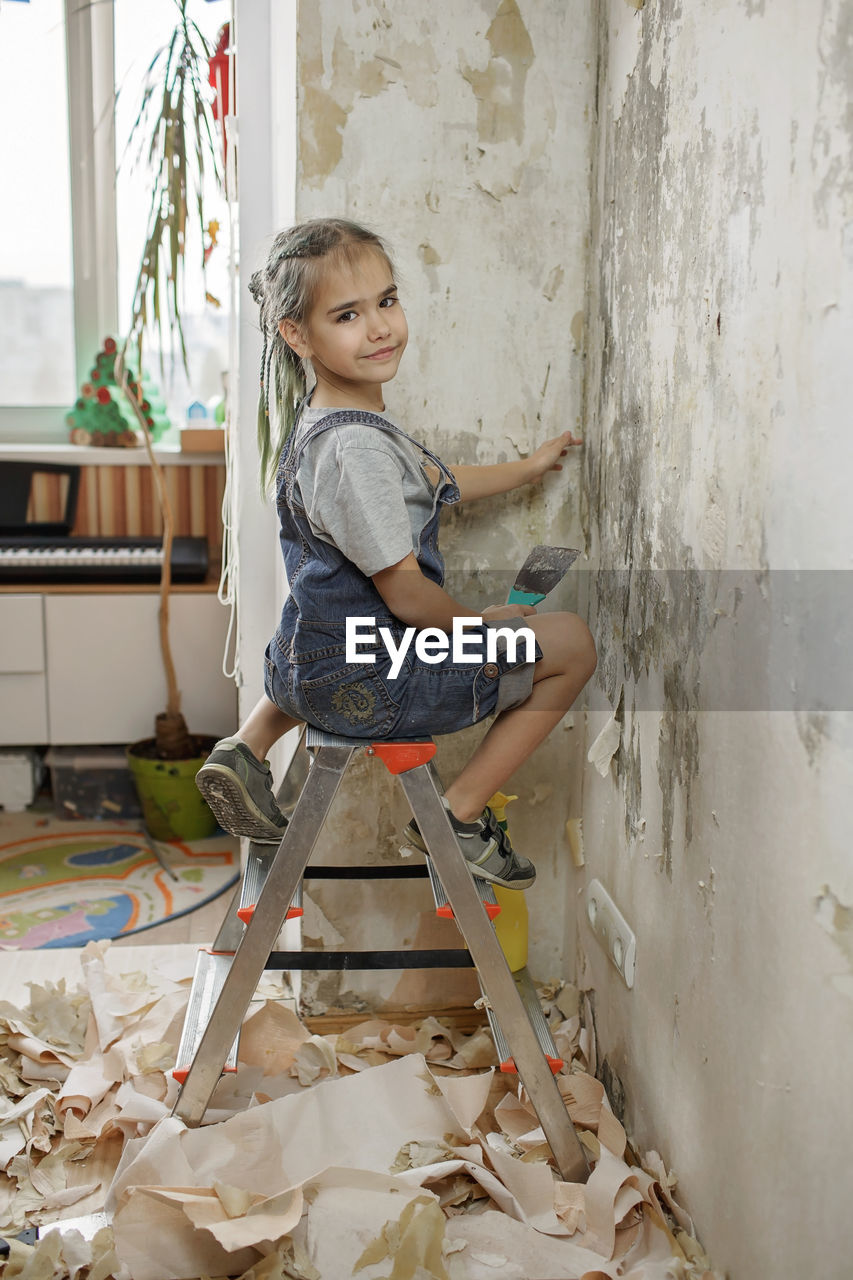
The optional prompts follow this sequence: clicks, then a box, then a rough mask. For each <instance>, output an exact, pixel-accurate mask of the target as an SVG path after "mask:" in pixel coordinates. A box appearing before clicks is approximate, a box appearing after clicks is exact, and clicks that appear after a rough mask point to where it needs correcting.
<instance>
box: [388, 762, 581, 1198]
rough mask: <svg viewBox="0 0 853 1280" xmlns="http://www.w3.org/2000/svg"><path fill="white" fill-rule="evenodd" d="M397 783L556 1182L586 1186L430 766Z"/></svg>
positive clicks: (576, 1148) (569, 1129)
mask: <svg viewBox="0 0 853 1280" xmlns="http://www.w3.org/2000/svg"><path fill="white" fill-rule="evenodd" d="M399 777H400V782H401V783H402V786H403V790H404V791H405V793H406V796H407V798H408V800H409V804H410V805H411V807H412V813H413V814H414V816H415V819H416V821H417V824H418V826H419V828H420V831H421V834H422V835H423V837H424V839H425V841H426V844H427V847H428V848H429V851H430V855H431V857H432V859H433V861H434V863H435V867H436V870H437V871H438V874H439V877H440V879H441V882H442V884H443V885H444V891H445V893H446V894H447V897H448V899H449V901H450V904H451V906H452V907H453V914H454V916H455V918H456V923H457V925H458V926H459V929H460V931H461V933H462V936H463V937H464V939H465V942H466V945H467V947H468V950H469V951H470V953H471V957H472V959H473V961H474V964H475V965H476V967H477V971H478V974H479V978H480V982H481V985H482V987H483V989H484V991H485V993H486V997H487V999H488V1001H489V1003H490V1005H491V1006H492V1009H493V1011H494V1013H495V1014H496V1016H497V1018H498V1020H499V1022H500V1024H501V1027H502V1028H503V1032H504V1034H505V1036H506V1039H507V1043H508V1044H509V1046H510V1048H511V1050H512V1055H513V1057H514V1059H515V1064H516V1068H517V1070H518V1074H519V1076H520V1077H521V1080H522V1081H523V1083H524V1087H525V1088H526V1090H527V1093H528V1096H529V1097H530V1101H531V1102H532V1104H533V1106H534V1108H535V1110H536V1114H537V1116H538V1117H539V1122H540V1124H541V1125H542V1130H543V1132H544V1134H545V1137H546V1138H547V1140H548V1144H549V1145H550V1147H551V1150H552V1152H553V1153H554V1158H555V1160H556V1162H557V1167H558V1169H559V1171H560V1176H561V1177H562V1178H563V1179H564V1180H565V1181H566V1182H586V1180H587V1178H588V1177H589V1165H588V1163H587V1159H586V1155H585V1153H584V1149H583V1146H582V1145H581V1142H580V1139H579V1138H578V1136H577V1134H576V1133H575V1129H574V1125H573V1124H572V1122H571V1119H570V1118H569V1114H568V1112H567V1110H566V1104H565V1103H564V1102H563V1099H562V1096H561V1094H560V1090H559V1089H558V1087H557V1083H556V1081H555V1079H554V1076H553V1074H552V1072H551V1068H550V1066H549V1065H548V1062H547V1059H546V1058H545V1055H544V1053H543V1052H542V1049H541V1046H540V1044H539V1041H538V1040H537V1038H536V1033H535V1031H534V1030H533V1027H532V1026H531V1023H530V1020H529V1018H528V1016H527V1011H526V1010H525V1008H524V1004H523V1001H522V999H521V996H520V994H519V991H518V988H517V987H516V985H515V981H514V979H513V976H512V973H511V972H510V969H509V966H508V964H507V962H506V958H505V956H504V953H503V951H502V950H501V946H500V943H499V942H498V939H497V936H496V934H495V932H494V929H493V928H492V925H491V923H490V921H489V919H488V917H487V915H486V913H485V911H484V909H483V904H482V902H481V901H480V898H479V895H478V893H477V889H476V887H475V885H474V882H473V879H472V877H471V874H470V872H469V871H468V869H467V867H466V865H465V860H464V858H463V856H462V854H461V852H460V850H459V846H458V844H457V843H456V836H455V835H454V833H453V828H452V827H451V825H450V821H449V819H448V817H447V811H446V809H445V808H444V805H443V804H442V802H441V794H440V791H439V788H438V786H437V784H436V780H435V777H434V775H433V772H432V769H431V767H430V766H429V765H428V764H425V765H419V766H418V767H417V768H414V769H410V770H408V771H407V772H405V773H401V774H400V775H399Z"/></svg>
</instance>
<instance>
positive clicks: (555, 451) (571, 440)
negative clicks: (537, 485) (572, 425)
mask: <svg viewBox="0 0 853 1280" xmlns="http://www.w3.org/2000/svg"><path fill="white" fill-rule="evenodd" d="M578 444H583V440H582V439H581V438H580V437H579V436H573V435H572V433H571V431H564V432H563V434H562V435H561V436H555V437H554V439H553V440H546V441H545V443H544V444H540V446H539V448H538V449H537V450H536V451H535V452H534V453H531V455H530V457H529V458H528V459H527V463H528V466H529V467H530V472H531V475H530V478H531V480H538V479H539V478H540V477H541V476H544V474H545V472H546V471H562V469H563V467H562V464H561V462H560V458H564V457H565V456H566V454H567V453H568V451H569V449H570V448H571V446H572V445H578Z"/></svg>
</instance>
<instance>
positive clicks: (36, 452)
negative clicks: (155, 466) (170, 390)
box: [0, 442, 225, 467]
mask: <svg viewBox="0 0 853 1280" xmlns="http://www.w3.org/2000/svg"><path fill="white" fill-rule="evenodd" d="M154 457H155V458H156V459H157V461H158V462H160V463H164V464H168V465H170V466H185V467H191V466H199V465H201V466H210V465H211V464H214V465H215V464H217V463H219V464H222V463H224V462H225V455H224V454H223V453H182V452H181V446H180V445H179V444H158V445H155V446H154ZM24 461H26V462H30V461H32V462H66V463H68V462H71V463H78V464H79V465H80V466H81V467H90V466H113V467H147V466H148V453H147V451H146V449H145V447H144V446H143V445H139V446H137V447H136V448H129V449H106V448H97V447H96V446H94V445H88V444H4V443H2V442H0V462H24Z"/></svg>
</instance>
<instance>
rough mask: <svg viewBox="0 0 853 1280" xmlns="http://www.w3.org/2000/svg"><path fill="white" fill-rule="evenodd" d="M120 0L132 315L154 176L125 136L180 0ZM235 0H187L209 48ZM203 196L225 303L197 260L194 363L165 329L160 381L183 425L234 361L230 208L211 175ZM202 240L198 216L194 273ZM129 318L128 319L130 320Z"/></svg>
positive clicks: (187, 322) (123, 248)
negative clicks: (214, 225) (213, 223)
mask: <svg viewBox="0 0 853 1280" xmlns="http://www.w3.org/2000/svg"><path fill="white" fill-rule="evenodd" d="M114 7H115V83H116V89H117V90H118V101H117V103H116V139H117V143H116V150H117V156H118V178H117V227H118V300H119V316H120V317H121V318H125V317H128V318H129V316H130V311H131V305H132V301H133V291H134V287H135V285H136V273H137V270H138V267H139V255H140V252H141V250H142V246H143V244H144V243H145V231H146V220H147V215H148V208H149V204H150V198H151V197H150V191H151V184H150V181H149V179H148V176H147V174H146V172H145V171H144V170H141V169H140V168H139V166H138V164H137V163H136V159H137V156H138V154H139V138H135V139H134V142H133V145H132V148H131V149H130V151H128V150H127V147H126V143H127V139H128V137H129V136H130V132H131V128H132V126H133V122H134V120H135V119H136V117H137V114H138V112H139V106H140V100H141V96H142V85H143V83H144V80H145V74H146V71H147V68H148V66H149V64H150V62H151V59H152V58H153V56H154V54H155V52H156V51H157V49H159V48H160V47H161V46H162V45H164V44H165V43H166V42H167V40H168V37H169V35H170V34H171V31H172V29H173V27H174V23H175V0H146V3H145V4H144V5H140V4H139V0H114ZM229 9H230V5H229V4H228V3H227V2H224V3H223V2H222V0H219V2H217V0H214V2H211V0H189V3H188V4H187V13H188V15H189V17H190V18H191V19H192V20H193V21H194V22H195V23H196V24H197V25H198V27H199V29H200V30H201V31H202V33H203V34H204V36H205V38H206V39H207V42H208V44H209V45H210V46H211V48H215V46H216V39H217V35H218V33H219V30H220V28H221V27H222V25H223V23H225V22H227V21H228V20H229V16H230V14H229ZM205 204H206V207H207V209H208V210H209V216H211V217H214V218H216V220H217V221H218V222H219V224H220V237H219V243H218V245H217V247H216V249H215V250H214V251H213V253H212V254H211V255H210V259H209V262H208V266H207V286H206V287H207V290H208V292H209V293H210V294H211V295H212V296H213V297H215V298H217V299H218V300H219V301H220V302H221V303H222V304H223V305H222V307H221V308H220V309H217V308H216V307H215V306H214V305H213V304H211V303H208V304H205V301H204V293H205V289H204V286H203V284H202V272H201V268H200V266H199V268H198V270H197V272H196V274H195V280H196V284H195V286H194V288H193V290H192V297H188V298H187V299H186V303H185V309H184V312H183V316H184V336H185V338H186V342H187V352H188V357H189V366H190V375H191V376H190V379H189V380H188V379H187V376H186V373H185V371H184V368H183V365H182V363H181V360H180V357H179V356H178V355H177V354H176V359H175V361H174V362H170V361H169V358H168V355H169V339H168V335H167V334H164V342H165V346H166V360H165V364H164V367H165V369H166V372H167V381H166V383H165V385H164V386H161V387H160V390H161V393H162V394H163V397H164V399H165V400H166V402H167V404H168V406H169V410H170V416H171V419H172V422H173V424H174V425H176V426H178V425H183V421H184V417H185V414H186V410H187V408H188V406H189V404H190V403H191V402H192V401H194V400H200V401H201V402H202V403H209V402H211V401H219V400H221V399H222V390H223V381H222V380H223V374H224V373H225V370H226V369H227V365H228V315H227V309H226V304H227V302H228V288H229V286H228V271H227V267H228V246H227V239H226V232H227V209H226V207H225V202H224V199H223V198H222V197H221V195H219V193H218V192H217V191H216V185H215V183H213V182H212V181H211V182H208V184H207V186H206V189H205ZM201 254H202V244H201V241H200V237H199V235H198V232H197V228H196V225H195V223H193V224H191V225H190V228H189V231H188V244H187V258H186V261H187V264H188V271H187V274H188V277H189V276H191V275H192V273H193V270H194V269H193V264H194V263H200V262H201ZM126 323H127V320H125V324H126ZM146 347H147V349H148V353H149V354H148V356H147V372H148V374H149V376H150V378H151V379H152V380H153V381H154V382H155V383H160V381H161V377H162V375H161V370H160V362H159V358H158V349H157V348H156V347H155V346H154V338H153V335H151V334H149V335H148V336H147V338H146Z"/></svg>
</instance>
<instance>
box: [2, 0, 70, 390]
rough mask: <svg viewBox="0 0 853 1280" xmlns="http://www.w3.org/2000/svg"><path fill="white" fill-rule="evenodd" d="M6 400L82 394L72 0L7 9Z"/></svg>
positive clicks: (4, 164) (4, 87) (4, 166)
mask: <svg viewBox="0 0 853 1280" xmlns="http://www.w3.org/2000/svg"><path fill="white" fill-rule="evenodd" d="M0 94H2V101H3V104H4V105H3V117H4V120H5V121H6V123H5V125H4V127H3V128H2V129H0V173H2V174H3V175H4V186H5V189H6V192H5V199H4V200H3V204H2V210H0V403H2V404H4V405H11V406H20V405H32V406H42V405H55V404H71V403H72V402H73V399H74V395H75V380H76V379H75V368H74V317H73V307H72V301H73V295H72V266H71V190H70V182H69V157H68V80H67V73H66V62H65V5H64V0H38V3H35V4H31V5H25V4H6V5H4V6H3V12H2V16H0Z"/></svg>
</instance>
